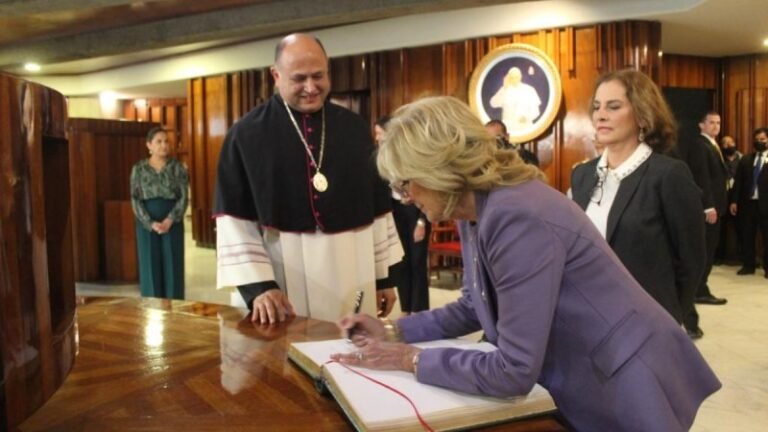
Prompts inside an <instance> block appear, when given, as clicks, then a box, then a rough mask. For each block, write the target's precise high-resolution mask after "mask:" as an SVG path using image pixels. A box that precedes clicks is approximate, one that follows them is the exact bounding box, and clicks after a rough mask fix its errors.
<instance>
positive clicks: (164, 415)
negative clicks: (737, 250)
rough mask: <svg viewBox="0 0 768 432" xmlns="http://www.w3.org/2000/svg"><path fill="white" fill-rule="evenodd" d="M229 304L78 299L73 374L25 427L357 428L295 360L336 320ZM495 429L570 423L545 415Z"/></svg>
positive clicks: (331, 331)
mask: <svg viewBox="0 0 768 432" xmlns="http://www.w3.org/2000/svg"><path fill="white" fill-rule="evenodd" d="M244 314H245V311H243V310H241V309H236V308H232V307H229V306H222V305H212V304H205V303H195V302H186V301H179V300H160V299H139V298H87V297H81V298H79V299H78V309H77V315H78V316H77V326H78V354H77V359H76V361H75V366H74V368H73V370H72V372H71V373H70V374H69V376H68V377H67V379H66V380H65V382H64V384H63V385H62V386H61V388H60V389H59V390H58V391H57V392H56V393H55V394H54V395H53V397H52V398H51V399H50V400H49V401H48V402H47V403H46V404H45V405H43V407H42V408H41V409H40V410H39V411H37V412H36V413H35V414H34V415H32V416H31V417H30V418H29V419H27V421H25V422H24V423H23V424H22V425H21V426H20V427H19V429H20V430H21V431H41V430H46V431H50V430H54V431H68V432H69V431H118V430H119V431H125V430H134V431H135V430H140V431H172V430H185V431H186V430H188V431H219V430H221V431H228V432H230V431H241V430H242V431H245V430H248V431H253V430H259V431H297V432H298V431H302V432H303V431H309V430H311V431H351V430H354V429H353V427H352V426H351V424H350V423H348V422H347V420H346V417H345V416H344V414H343V413H342V412H341V410H340V409H339V407H338V405H336V403H335V401H334V400H333V399H329V398H327V397H324V396H321V395H320V394H318V393H317V391H316V390H315V388H314V386H313V383H312V380H311V379H310V378H309V377H308V376H307V375H305V374H304V373H302V372H301V371H300V370H299V369H298V368H297V367H296V366H295V365H294V364H293V363H291V362H290V361H288V360H287V357H286V351H287V348H288V345H289V344H290V343H291V342H294V341H306V340H322V339H333V338H337V337H338V335H339V333H338V330H337V329H336V327H335V325H334V324H333V323H329V322H324V321H318V320H313V319H306V318H295V319H293V320H292V321H290V322H288V323H287V324H281V325H275V326H257V325H253V324H251V323H250V321H248V320H247V319H244ZM485 430H487V431H565V430H566V429H565V428H563V427H562V426H561V425H560V424H559V423H558V422H557V421H555V420H554V419H553V418H551V417H538V418H535V419H528V420H522V421H518V422H514V423H510V424H507V425H500V426H496V427H493V428H488V429H485Z"/></svg>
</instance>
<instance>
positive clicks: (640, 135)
mask: <svg viewBox="0 0 768 432" xmlns="http://www.w3.org/2000/svg"><path fill="white" fill-rule="evenodd" d="M637 141H638V142H641V143H644V142H645V130H644V129H643V128H640V133H638V134H637Z"/></svg>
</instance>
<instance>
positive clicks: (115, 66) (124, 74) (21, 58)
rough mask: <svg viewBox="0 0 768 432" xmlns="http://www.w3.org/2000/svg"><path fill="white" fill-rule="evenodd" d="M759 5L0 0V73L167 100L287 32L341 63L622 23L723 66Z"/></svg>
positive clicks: (266, 56)
mask: <svg viewBox="0 0 768 432" xmlns="http://www.w3.org/2000/svg"><path fill="white" fill-rule="evenodd" d="M767 3H768V0H612V1H603V0H540V1H509V0H506V1H505V0H283V1H276V0H217V1H210V0H163V1H145V2H138V1H130V0H60V1H56V2H51V1H50V0H0V70H4V71H6V72H9V73H13V74H17V75H22V76H24V75H26V76H28V77H29V78H30V79H33V80H37V81H40V82H42V83H44V84H46V85H49V86H52V87H54V88H57V89H59V90H60V91H62V92H64V93H65V94H69V95H75V94H79V95H87V94H93V93H95V92H98V91H99V90H100V89H105V88H110V89H121V90H120V92H121V93H122V94H124V95H126V97H127V96H128V95H130V96H135V97H164V96H167V97H176V96H184V93H185V91H186V86H185V85H184V83H185V81H186V79H188V78H189V77H192V76H200V75H205V74H213V73H222V72H225V71H232V70H242V69H246V68H252V67H263V66H265V65H268V64H269V63H270V62H271V51H272V49H273V48H272V47H273V46H274V41H275V40H276V39H275V38H276V37H278V36H280V35H283V34H286V33H289V32H293V31H313V32H315V33H317V34H319V35H321V36H322V38H323V40H324V41H326V40H327V41H329V43H328V44H327V45H328V46H327V48H328V47H330V51H332V52H333V53H332V55H348V54H351V53H358V52H370V51H376V50H382V49H392V48H395V47H399V46H413V45H425V44H431V43H437V42H439V41H445V40H458V39H463V38H471V37H481V36H483V35H491V34H505V33H511V32H516V31H526V30H533V29H537V28H552V27H562V26H567V25H587V24H591V23H595V22H605V21H616V20H622V19H647V20H658V21H660V22H661V23H662V49H663V51H664V52H665V53H674V54H689V55H698V56H711V57H721V56H729V55H741V54H749V53H757V52H768V47H766V46H764V45H763V40H764V39H766V38H768V24H766V23H768V5H767ZM350 35H354V37H350ZM26 61H36V62H38V63H41V64H42V66H43V70H42V72H41V75H37V76H33V75H30V74H29V73H28V72H26V71H24V70H23V69H22V65H23V63H24V62H26ZM149 77H152V78H151V79H149Z"/></svg>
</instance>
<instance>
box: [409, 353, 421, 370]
mask: <svg viewBox="0 0 768 432" xmlns="http://www.w3.org/2000/svg"><path fill="white" fill-rule="evenodd" d="M419 354H421V351H419V352H417V353H416V354H414V355H413V359H412V360H411V362H413V375H414V376H417V375H416V371H417V368H418V367H419Z"/></svg>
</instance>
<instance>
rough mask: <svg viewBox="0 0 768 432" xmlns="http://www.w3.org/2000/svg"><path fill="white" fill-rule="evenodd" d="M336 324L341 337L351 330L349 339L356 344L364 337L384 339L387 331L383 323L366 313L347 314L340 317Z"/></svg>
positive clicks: (344, 336)
mask: <svg viewBox="0 0 768 432" xmlns="http://www.w3.org/2000/svg"><path fill="white" fill-rule="evenodd" d="M336 325H338V326H339V329H340V330H341V337H342V338H345V339H346V338H347V335H348V334H349V331H350V330H352V337H350V338H349V339H350V340H351V341H352V343H353V344H355V345H357V346H360V345H361V344H363V343H365V342H364V341H365V340H366V339H368V340H370V339H373V340H385V339H386V334H387V332H386V329H385V328H384V323H382V322H381V321H379V320H378V319H376V318H374V317H372V316H370V315H367V314H349V315H347V316H345V317H343V318H342V319H340V320H339V321H338V322H337V323H336Z"/></svg>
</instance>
